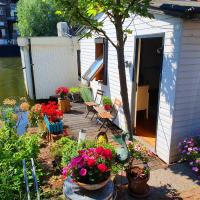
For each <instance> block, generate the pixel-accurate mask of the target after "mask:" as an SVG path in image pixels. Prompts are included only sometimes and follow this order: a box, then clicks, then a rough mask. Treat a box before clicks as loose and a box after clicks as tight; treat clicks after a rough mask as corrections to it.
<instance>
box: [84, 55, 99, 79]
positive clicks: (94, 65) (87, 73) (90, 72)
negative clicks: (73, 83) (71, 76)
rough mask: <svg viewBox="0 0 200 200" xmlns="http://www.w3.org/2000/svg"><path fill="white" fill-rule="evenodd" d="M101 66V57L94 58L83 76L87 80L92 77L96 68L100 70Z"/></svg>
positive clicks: (96, 70)
mask: <svg viewBox="0 0 200 200" xmlns="http://www.w3.org/2000/svg"><path fill="white" fill-rule="evenodd" d="M101 67H103V57H99V58H97V59H96V60H95V62H94V63H93V64H92V65H91V67H90V68H89V69H88V70H87V71H86V73H85V74H84V75H83V78H84V79H86V80H87V81H90V80H92V78H94V76H95V74H96V73H97V72H98V70H100V68H101Z"/></svg>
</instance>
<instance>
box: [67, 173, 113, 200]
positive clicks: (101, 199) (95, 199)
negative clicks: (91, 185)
mask: <svg viewBox="0 0 200 200" xmlns="http://www.w3.org/2000/svg"><path fill="white" fill-rule="evenodd" d="M63 193H64V195H65V198H66V199H68V200H115V199H116V192H115V189H114V184H113V182H112V181H111V180H110V181H109V182H108V183H107V184H106V185H105V186H104V187H103V188H101V189H99V190H93V191H89V190H85V189H83V188H81V187H79V186H78V185H77V184H76V183H75V182H73V180H72V179H71V178H70V177H68V178H67V179H66V181H65V182H64V186H63Z"/></svg>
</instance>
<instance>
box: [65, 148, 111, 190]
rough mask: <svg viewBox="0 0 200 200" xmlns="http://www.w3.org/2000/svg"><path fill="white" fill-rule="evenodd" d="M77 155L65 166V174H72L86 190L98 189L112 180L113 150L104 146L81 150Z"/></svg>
mask: <svg viewBox="0 0 200 200" xmlns="http://www.w3.org/2000/svg"><path fill="white" fill-rule="evenodd" d="M78 153H79V155H78V156H77V157H74V158H72V160H71V161H70V163H69V164H68V165H67V166H66V167H65V168H63V175H64V176H65V177H66V176H70V177H72V178H73V180H74V181H75V182H76V183H77V185H78V186H80V187H82V188H84V189H86V190H98V189H100V188H102V187H104V186H105V185H106V184H107V183H108V181H109V180H110V173H111V163H112V158H113V157H112V152H111V150H109V149H106V148H103V147H101V146H100V147H97V148H89V149H85V150H80V151H79V152H78Z"/></svg>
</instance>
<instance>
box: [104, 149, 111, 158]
mask: <svg viewBox="0 0 200 200" xmlns="http://www.w3.org/2000/svg"><path fill="white" fill-rule="evenodd" d="M103 155H104V156H105V157H106V158H108V159H109V160H112V152H111V151H110V150H109V149H104V151H103Z"/></svg>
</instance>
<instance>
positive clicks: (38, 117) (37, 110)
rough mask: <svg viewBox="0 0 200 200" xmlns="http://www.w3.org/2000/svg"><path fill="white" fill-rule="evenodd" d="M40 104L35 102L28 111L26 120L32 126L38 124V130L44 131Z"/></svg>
mask: <svg viewBox="0 0 200 200" xmlns="http://www.w3.org/2000/svg"><path fill="white" fill-rule="evenodd" d="M41 107H42V106H41V104H35V105H34V106H32V108H31V109H30V110H29V112H28V120H29V123H30V125H31V126H32V127H34V126H38V128H39V131H40V132H44V131H45V123H44V116H43V114H42V110H41Z"/></svg>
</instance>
